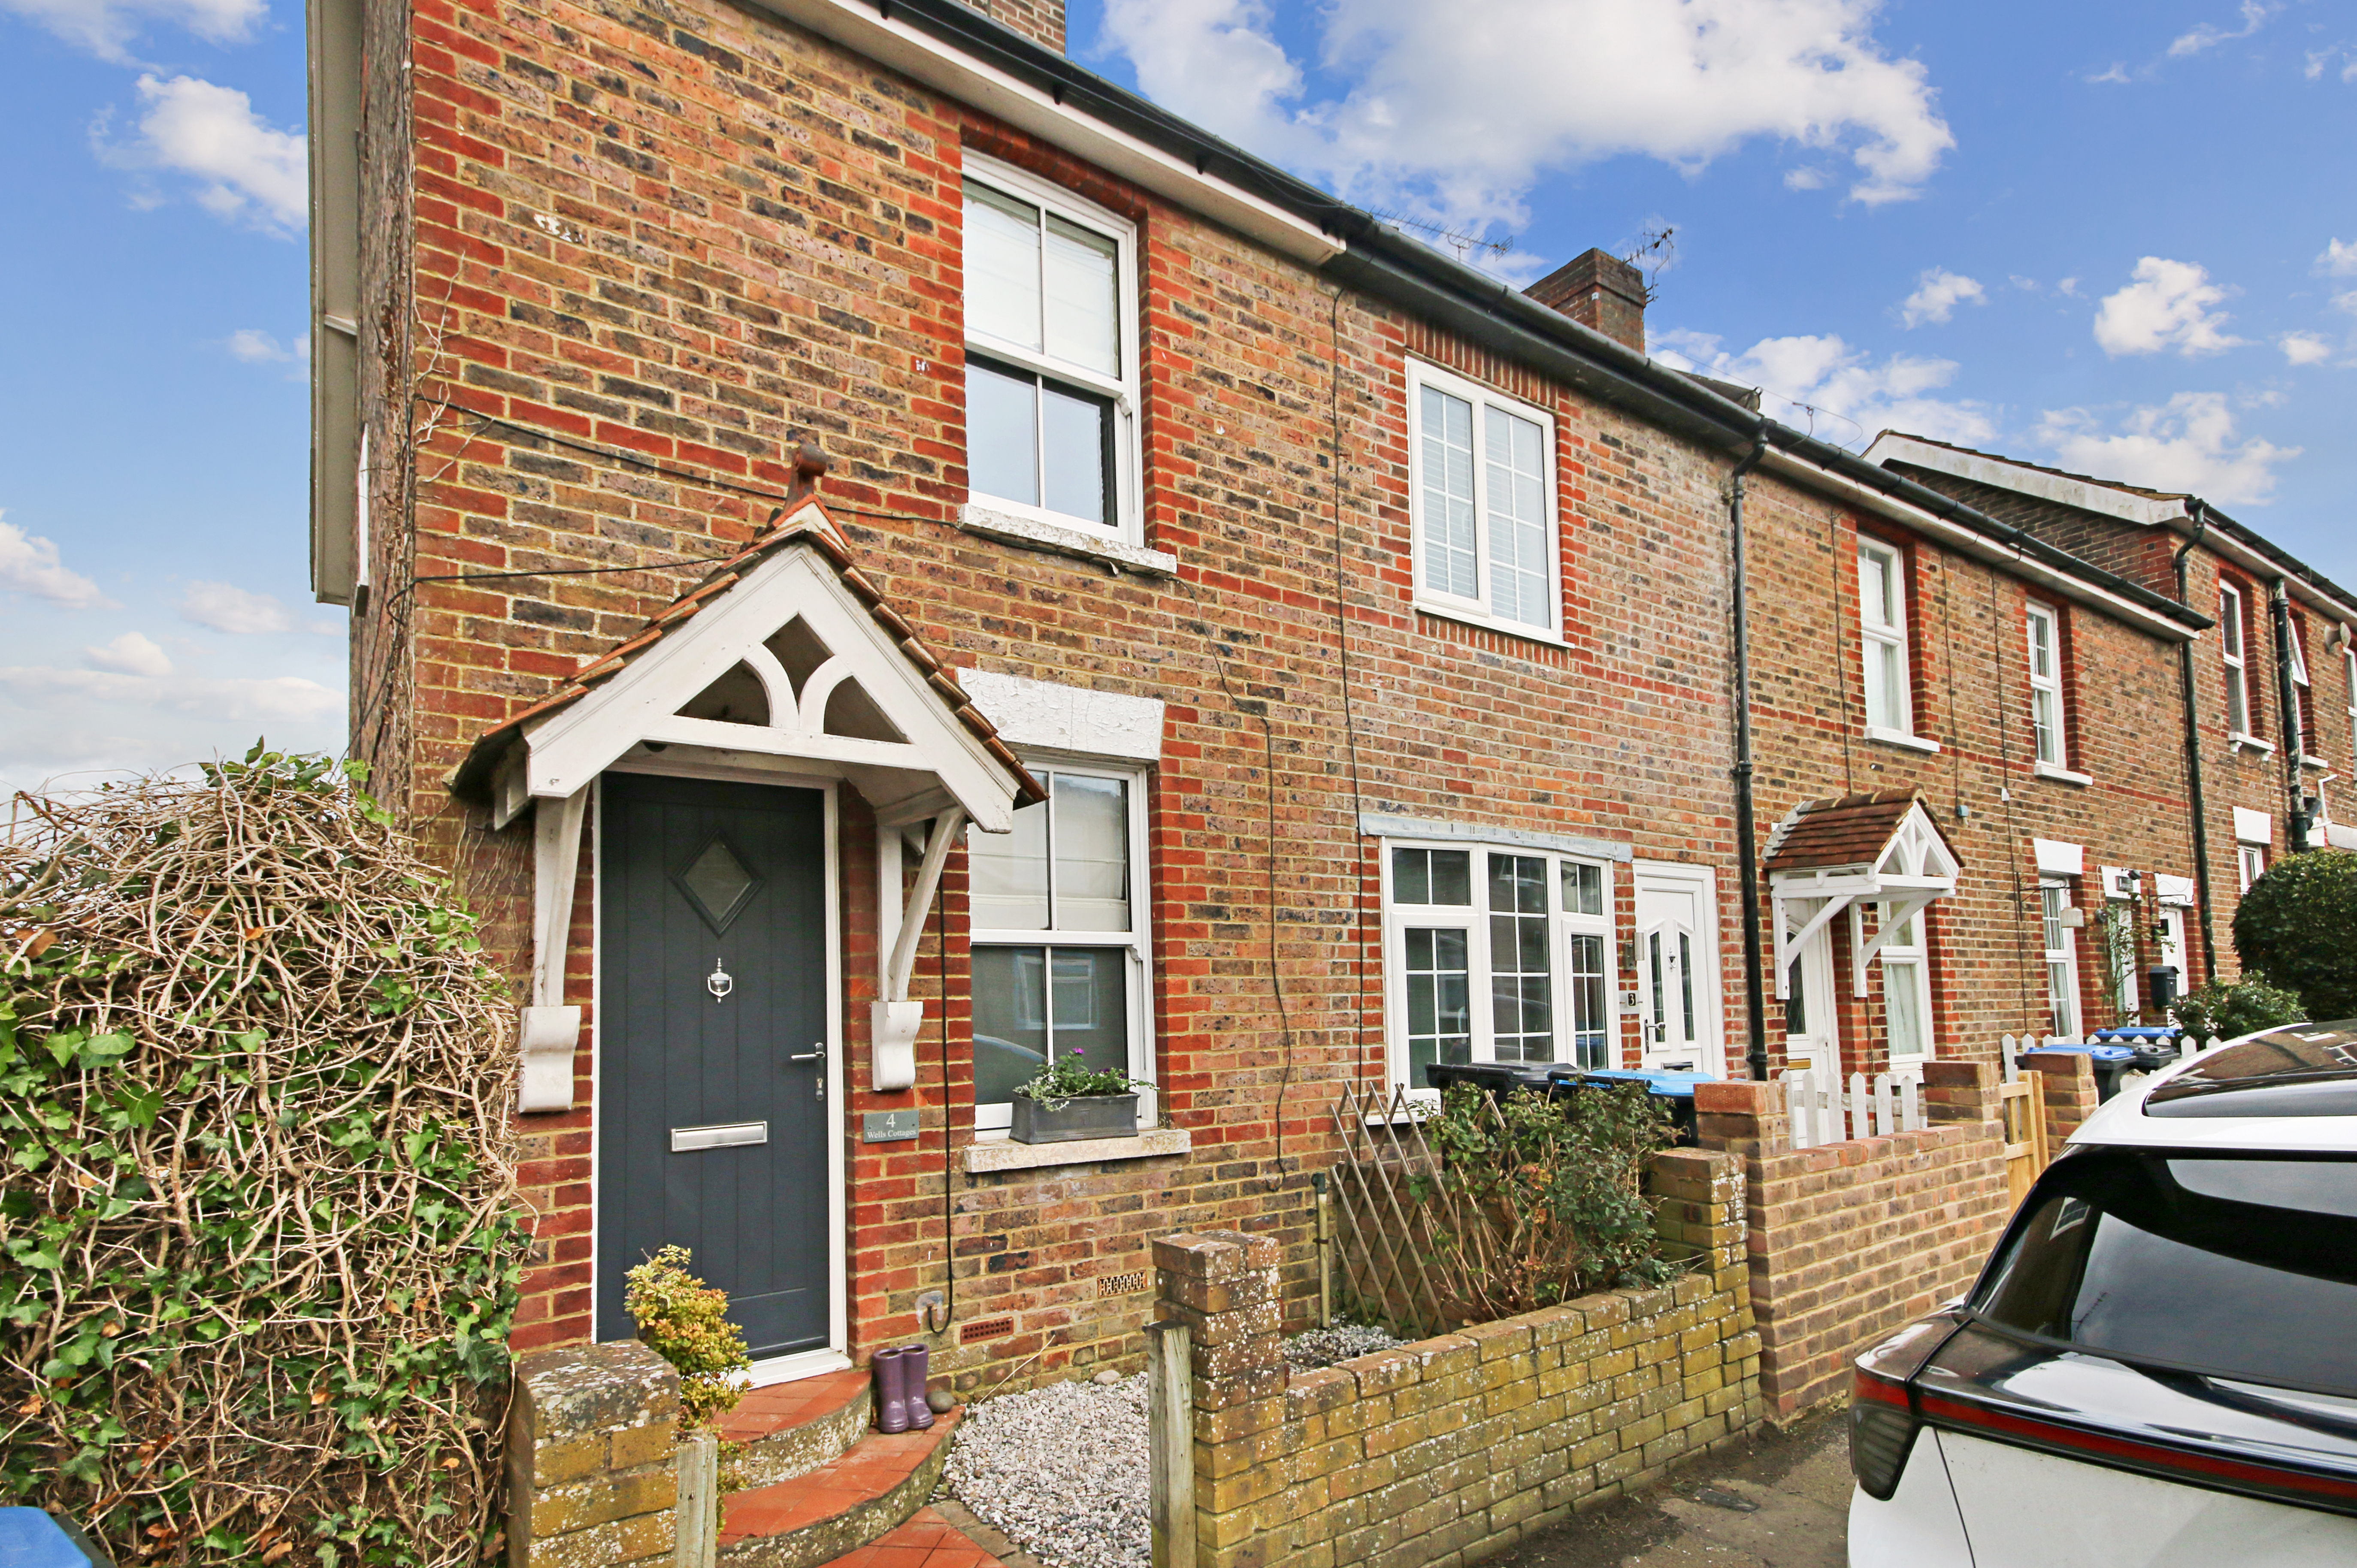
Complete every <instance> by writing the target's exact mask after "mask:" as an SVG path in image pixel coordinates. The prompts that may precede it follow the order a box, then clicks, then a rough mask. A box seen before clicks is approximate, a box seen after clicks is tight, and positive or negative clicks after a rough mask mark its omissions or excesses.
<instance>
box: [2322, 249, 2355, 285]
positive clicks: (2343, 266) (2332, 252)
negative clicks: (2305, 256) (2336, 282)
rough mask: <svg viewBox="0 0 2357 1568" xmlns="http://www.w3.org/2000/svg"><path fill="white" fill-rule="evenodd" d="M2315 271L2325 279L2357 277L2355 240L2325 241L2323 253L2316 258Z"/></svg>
mask: <svg viewBox="0 0 2357 1568" xmlns="http://www.w3.org/2000/svg"><path fill="white" fill-rule="evenodd" d="M2316 270H2317V271H2318V272H2320V273H2322V274H2324V275H2325V276H2327V277H2335V278H2345V277H2357V240H2351V241H2349V242H2346V243H2343V242H2341V241H2339V240H2327V241H2326V242H2324V253H2323V254H2322V255H2320V256H2319V257H2317V258H2316Z"/></svg>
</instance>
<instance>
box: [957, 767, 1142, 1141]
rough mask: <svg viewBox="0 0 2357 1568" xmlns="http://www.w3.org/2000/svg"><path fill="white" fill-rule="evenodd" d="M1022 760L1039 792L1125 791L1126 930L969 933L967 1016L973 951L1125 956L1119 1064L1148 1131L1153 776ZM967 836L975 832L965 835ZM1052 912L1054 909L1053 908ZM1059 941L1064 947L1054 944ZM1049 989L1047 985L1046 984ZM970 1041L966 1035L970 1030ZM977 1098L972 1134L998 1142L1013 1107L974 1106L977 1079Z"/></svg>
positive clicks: (1050, 870)
mask: <svg viewBox="0 0 2357 1568" xmlns="http://www.w3.org/2000/svg"><path fill="white" fill-rule="evenodd" d="M1024 760H1025V761H1026V762H1027V763H1028V765H1029V766H1030V768H1031V771H1032V774H1033V776H1034V777H1035V778H1037V779H1039V782H1040V784H1041V786H1042V787H1043V788H1046V789H1049V790H1050V791H1052V790H1053V789H1054V788H1055V786H1054V784H1053V783H1052V782H1051V778H1052V776H1053V775H1055V774H1059V773H1065V774H1072V775H1075V776H1078V777H1082V778H1088V779H1120V780H1121V781H1122V782H1124V783H1125V784H1126V785H1127V786H1128V787H1129V820H1128V823H1127V828H1128V848H1129V929H1128V930H1127V931H1126V932H1122V931H1102V930H1096V931H1082V930H1071V931H1059V930H1057V929H1055V928H1054V927H1052V926H1051V927H1049V928H1048V929H1043V930H1028V931H1027V930H1005V929H992V928H989V927H984V926H974V927H973V928H972V929H971V930H970V931H969V932H968V936H967V943H968V948H969V961H968V964H967V971H966V972H967V977H968V978H967V984H968V988H969V991H968V995H969V1001H968V1017H969V1020H970V1019H971V1018H972V1015H973V1006H972V989H971V988H972V985H973V974H974V968H973V964H972V961H971V950H972V949H975V948H985V947H994V948H1001V947H1004V948H1050V949H1052V948H1098V949H1104V948H1115V949H1119V950H1122V951H1123V952H1124V953H1125V954H1126V955H1127V961H1126V962H1125V964H1124V966H1123V969H1124V972H1125V976H1126V983H1125V997H1126V1005H1127V1007H1128V1009H1129V1060H1128V1062H1127V1063H1126V1064H1125V1066H1126V1069H1127V1071H1128V1073H1129V1076H1130V1078H1131V1079H1134V1080H1135V1082H1136V1083H1137V1084H1138V1086H1139V1090H1140V1092H1139V1094H1138V1097H1137V1124H1138V1125H1139V1126H1141V1127H1152V1126H1155V1125H1157V1124H1158V1122H1159V1112H1158V1111H1157V1108H1156V1105H1155V1101H1156V1098H1157V1095H1158V1093H1159V1090H1158V1089H1157V1087H1156V1084H1155V1074H1154V1018H1153V1006H1152V1003H1153V998H1152V995H1151V987H1150V985H1149V984H1148V981H1149V980H1150V979H1151V977H1152V975H1153V973H1154V933H1153V922H1152V916H1151V910H1150V907H1151V903H1152V891H1153V871H1152V864H1151V862H1150V861H1149V859H1148V857H1147V849H1148V840H1147V837H1146V790H1147V789H1148V787H1149V785H1150V782H1151V779H1152V773H1151V771H1150V770H1149V769H1146V768H1123V767H1117V766H1114V765H1110V764H1104V763H1097V762H1068V761H1063V760H1060V759H1052V758H1049V757H1034V756H1030V755H1026V757H1025V758H1024ZM967 831H968V833H969V834H970V835H971V834H972V833H974V832H979V830H978V829H968V830H967ZM1055 874H1056V872H1055V859H1054V850H1053V844H1052V840H1051V841H1050V849H1049V865H1048V875H1049V886H1050V888H1051V890H1052V888H1053V886H1054V880H1053V879H1054V877H1055ZM1050 908H1051V909H1052V905H1051V907H1050ZM1060 937H1063V938H1068V939H1070V940H1058V939H1059V938H1060ZM1049 985H1050V986H1051V988H1052V985H1053V978H1052V976H1050V978H1049ZM968 1034H969V1036H971V1034H972V1026H971V1023H969V1026H968ZM971 1087H972V1088H973V1090H974V1094H975V1096H976V1099H975V1101H974V1131H975V1132H977V1133H997V1134H1000V1135H1004V1134H1005V1133H1006V1130H1007V1127H1008V1125H1009V1124H1010V1123H1011V1122H1012V1121H1013V1118H1014V1104H1013V1102H1012V1101H1003V1100H1002V1101H992V1102H989V1103H985V1102H984V1101H982V1100H981V1099H980V1093H981V1084H980V1081H979V1079H978V1077H977V1079H976V1080H975V1081H974V1084H973V1085H972V1086H971Z"/></svg>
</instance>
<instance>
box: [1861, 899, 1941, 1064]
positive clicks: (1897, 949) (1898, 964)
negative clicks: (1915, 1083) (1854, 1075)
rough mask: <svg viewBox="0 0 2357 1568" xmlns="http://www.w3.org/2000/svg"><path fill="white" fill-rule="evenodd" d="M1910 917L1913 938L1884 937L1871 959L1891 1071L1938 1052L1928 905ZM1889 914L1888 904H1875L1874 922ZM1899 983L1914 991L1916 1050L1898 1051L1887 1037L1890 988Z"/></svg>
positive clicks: (1886, 919)
mask: <svg viewBox="0 0 2357 1568" xmlns="http://www.w3.org/2000/svg"><path fill="white" fill-rule="evenodd" d="M1889 918H1890V906H1889V904H1882V905H1879V906H1878V907H1877V910H1876V919H1877V922H1878V924H1879V923H1882V922H1887V921H1888V920H1889ZM1910 918H1911V919H1912V920H1913V921H1914V926H1915V940H1913V941H1912V942H1900V941H1899V940H1895V939H1894V940H1887V941H1885V942H1884V943H1883V944H1882V946H1881V947H1880V949H1878V950H1877V951H1876V953H1875V961H1877V962H1878V963H1879V964H1881V965H1882V1033H1883V1045H1884V1054H1885V1056H1886V1057H1888V1058H1889V1069H1888V1070H1889V1071H1892V1072H1897V1071H1900V1069H1907V1068H1920V1067H1921V1066H1922V1065H1923V1064H1924V1063H1925V1062H1927V1061H1930V1060H1931V1059H1932V1058H1933V1057H1935V1056H1937V1055H1939V1041H1938V1038H1937V1036H1938V1030H1937V1029H1936V1027H1935V1026H1934V1024H1933V1022H1932V931H1931V926H1930V924H1929V922H1930V920H1931V918H1932V910H1931V907H1930V906H1929V905H1926V906H1925V907H1924V908H1921V909H1918V910H1916V911H1915V913H1914V914H1913V915H1912V916H1911V917H1910ZM1899 985H1905V986H1908V987H1910V989H1911V990H1912V991H1913V992H1914V993H1915V1016H1916V1017H1917V1018H1918V1019H1920V1020H1921V1022H1922V1026H1923V1037H1922V1042H1921V1043H1922V1047H1923V1048H1922V1049H1921V1050H1920V1051H1901V1050H1900V1049H1898V1048H1897V1047H1896V1045H1895V1044H1894V1043H1893V1041H1892V1040H1891V1037H1890V997H1891V992H1892V988H1893V987H1894V986H1899Z"/></svg>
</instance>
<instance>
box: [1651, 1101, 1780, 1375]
mask: <svg viewBox="0 0 2357 1568" xmlns="http://www.w3.org/2000/svg"><path fill="white" fill-rule="evenodd" d="M1700 1087H1703V1088H1707V1089H1738V1088H1739V1089H1749V1090H1763V1091H1764V1090H1768V1089H1769V1088H1770V1086H1769V1085H1767V1084H1764V1083H1736V1084H1705V1085H1702V1086H1700ZM1777 1120H1779V1121H1781V1120H1782V1119H1781V1117H1779V1118H1777ZM1746 1186H1747V1184H1746V1181H1745V1176H1744V1161H1743V1157H1742V1156H1741V1155H1739V1154H1736V1153H1732V1152H1723V1151H1720V1150H1717V1149H1669V1150H1664V1151H1663V1153H1661V1154H1658V1155H1654V1156H1653V1157H1652V1159H1651V1160H1650V1161H1648V1162H1647V1163H1646V1165H1645V1192H1646V1195H1647V1196H1648V1197H1652V1198H1653V1199H1655V1207H1654V1210H1653V1229H1654V1232H1655V1233H1656V1234H1657V1235H1659V1236H1660V1237H1661V1239H1662V1251H1663V1255H1664V1256H1667V1257H1671V1258H1692V1257H1696V1256H1699V1257H1700V1258H1702V1259H1703V1260H1704V1262H1703V1263H1702V1268H1701V1272H1703V1273H1708V1274H1709V1275H1710V1276H1711V1278H1712V1281H1713V1283H1712V1288H1713V1289H1714V1290H1738V1291H1741V1292H1742V1293H1743V1294H1744V1297H1745V1299H1746V1300H1747V1301H1748V1300H1749V1290H1750V1279H1749V1243H1748V1242H1747V1240H1746V1230H1747V1227H1748V1224H1749V1219H1748V1216H1747V1215H1746V1213H1745V1199H1744V1194H1745V1191H1746ZM1745 1327H1747V1328H1748V1327H1749V1325H1748V1324H1747V1325H1745Z"/></svg>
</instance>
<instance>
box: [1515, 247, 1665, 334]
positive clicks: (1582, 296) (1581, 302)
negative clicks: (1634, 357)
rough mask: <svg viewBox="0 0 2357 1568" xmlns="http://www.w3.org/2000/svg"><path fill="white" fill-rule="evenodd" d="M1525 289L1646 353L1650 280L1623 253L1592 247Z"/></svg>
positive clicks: (1537, 297)
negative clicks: (1647, 289) (1603, 250)
mask: <svg viewBox="0 0 2357 1568" xmlns="http://www.w3.org/2000/svg"><path fill="white" fill-rule="evenodd" d="M1523 293H1525V294H1527V295H1530V296H1531V297H1532V298H1533V299H1535V300H1537V301H1538V302H1539V303H1540V304H1541V305H1544V306H1548V307H1549V308H1550V309H1554V310H1560V311H1562V312H1563V313H1564V314H1565V315H1566V316H1568V317H1571V318H1572V319H1573V320H1574V321H1577V322H1578V323H1579V324H1580V325H1581V326H1582V327H1593V328H1596V330H1598V332H1601V333H1603V334H1604V335H1605V336H1606V337H1607V338H1611V339H1612V340H1613V341H1614V342H1616V343H1625V344H1627V345H1628V346H1629V347H1630V348H1631V349H1636V350H1637V352H1639V353H1640V354H1641V353H1643V352H1644V351H1645V279H1644V276H1643V274H1640V273H1639V272H1638V271H1637V269H1636V268H1635V267H1632V266H1631V265H1630V264H1629V263H1626V262H1624V261H1622V260H1621V259H1620V257H1618V256H1612V255H1607V254H1606V253H1605V252H1602V251H1590V252H1587V254H1586V255H1583V256H1579V257H1577V258H1576V259H1574V260H1572V261H1569V262H1566V263H1564V264H1563V265H1562V266H1559V267H1557V268H1555V271H1553V272H1551V273H1549V274H1547V275H1546V276H1544V277H1543V278H1541V279H1539V281H1538V282H1536V283H1534V284H1533V285H1531V286H1530V287H1529V288H1527V289H1525V290H1523Z"/></svg>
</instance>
